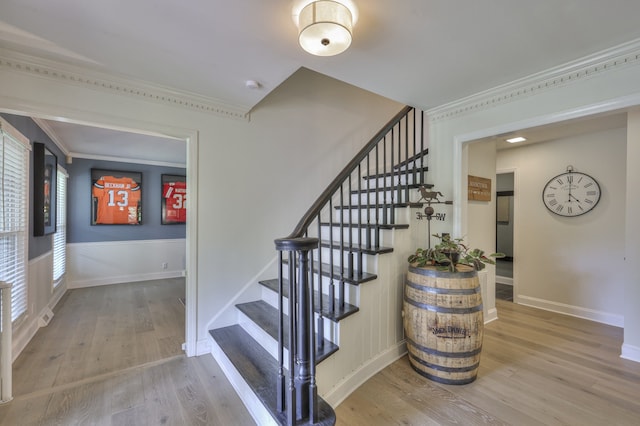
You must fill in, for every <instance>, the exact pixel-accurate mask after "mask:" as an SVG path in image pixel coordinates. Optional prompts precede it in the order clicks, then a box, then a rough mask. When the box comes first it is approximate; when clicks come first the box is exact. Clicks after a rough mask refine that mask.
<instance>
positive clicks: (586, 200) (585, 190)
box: [542, 166, 600, 217]
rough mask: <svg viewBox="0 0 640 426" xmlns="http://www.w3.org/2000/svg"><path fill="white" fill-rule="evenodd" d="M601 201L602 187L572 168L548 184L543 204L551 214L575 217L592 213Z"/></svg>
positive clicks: (544, 190) (544, 192)
mask: <svg viewBox="0 0 640 426" xmlns="http://www.w3.org/2000/svg"><path fill="white" fill-rule="evenodd" d="M598 201H600V185H598V182H597V181H596V180H595V179H594V178H592V177H591V176H589V175H587V174H585V173H580V172H574V171H573V167H572V166H568V167H567V171H566V172H564V173H562V174H559V175H558V176H556V177H554V178H552V179H551V180H549V182H547V184H546V185H545V186H544V189H543V190H542V202H543V203H544V205H545V207H547V209H549V211H550V212H552V213H555V214H557V215H560V216H567V217H574V216H580V215H583V214H585V213H587V212H589V211H591V210H592V209H593V208H594V207H595V206H596V204H598Z"/></svg>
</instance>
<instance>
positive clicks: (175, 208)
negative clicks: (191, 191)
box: [161, 175, 187, 225]
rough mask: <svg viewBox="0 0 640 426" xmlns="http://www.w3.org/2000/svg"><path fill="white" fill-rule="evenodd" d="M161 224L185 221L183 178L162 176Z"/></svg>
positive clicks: (185, 208) (185, 181)
mask: <svg viewBox="0 0 640 426" xmlns="http://www.w3.org/2000/svg"><path fill="white" fill-rule="evenodd" d="M161 179H162V182H161V183H162V224H163V225H173V224H179V223H186V221H187V179H186V177H185V176H177V175H162V177H161Z"/></svg>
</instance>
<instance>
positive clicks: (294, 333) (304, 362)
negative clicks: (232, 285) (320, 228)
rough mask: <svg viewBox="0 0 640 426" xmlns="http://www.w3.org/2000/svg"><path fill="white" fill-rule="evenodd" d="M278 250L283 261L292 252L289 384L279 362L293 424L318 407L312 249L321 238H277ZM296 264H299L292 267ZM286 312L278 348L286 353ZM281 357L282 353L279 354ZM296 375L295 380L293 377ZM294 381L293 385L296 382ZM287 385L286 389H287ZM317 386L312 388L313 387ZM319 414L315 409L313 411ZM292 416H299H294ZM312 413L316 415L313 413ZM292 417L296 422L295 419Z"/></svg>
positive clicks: (282, 402)
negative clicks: (310, 255)
mask: <svg viewBox="0 0 640 426" xmlns="http://www.w3.org/2000/svg"><path fill="white" fill-rule="evenodd" d="M275 244H276V250H278V251H279V252H280V261H281V262H282V253H284V252H288V253H289V258H288V260H287V261H288V262H289V271H290V272H289V274H288V275H289V277H288V278H289V307H290V309H289V330H288V331H289V363H288V365H289V368H288V369H289V381H288V382H289V383H290V384H291V385H289V386H285V381H284V377H282V371H283V364H284V360H283V359H280V360H279V363H280V366H279V372H278V374H279V376H280V378H279V380H278V385H279V386H280V387H281V389H278V408H279V409H280V410H281V411H284V410H285V409H286V411H287V413H288V421H289V424H295V420H301V419H305V418H308V417H309V413H310V406H311V407H312V408H311V409H312V410H315V406H316V404H315V401H311V400H310V396H311V397H315V392H316V391H315V388H314V387H315V377H312V375H313V374H315V369H314V368H312V365H313V364H314V363H315V359H314V358H315V356H314V355H315V354H314V353H313V350H311V349H310V345H311V342H313V338H314V337H313V329H314V324H313V307H312V306H311V305H310V304H311V303H313V302H312V301H313V298H312V296H311V295H312V292H313V289H312V288H311V286H312V284H313V283H312V280H311V279H310V277H311V273H312V271H310V266H309V265H310V261H309V259H310V257H309V253H310V252H312V251H313V250H315V249H317V248H318V239H317V238H283V239H277V240H275ZM292 265H295V268H294V267H292ZM283 285H284V279H283V277H282V274H280V277H279V287H280V289H281V290H280V294H281V295H282V287H283ZM282 317H283V313H282V311H281V312H280V321H279V331H278V336H279V342H278V352H279V354H280V353H282V348H283V347H284V341H283V340H284V333H283V330H282V327H283V323H284V321H283V320H282ZM279 358H280V356H279ZM292 379H293V380H292ZM292 385H293V386H292ZM285 387H286V389H284V388H285ZM312 387H313V388H314V389H311V388H312ZM313 414H315V413H313ZM292 417H295V419H293V418H292ZM312 417H315V415H314V416H312ZM292 421H293V422H294V423H292Z"/></svg>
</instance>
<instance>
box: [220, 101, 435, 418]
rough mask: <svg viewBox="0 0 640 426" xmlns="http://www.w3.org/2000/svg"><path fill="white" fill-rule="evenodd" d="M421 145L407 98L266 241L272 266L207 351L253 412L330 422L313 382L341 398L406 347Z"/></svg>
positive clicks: (419, 116) (419, 123) (420, 122)
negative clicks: (294, 221) (283, 230)
mask: <svg viewBox="0 0 640 426" xmlns="http://www.w3.org/2000/svg"><path fill="white" fill-rule="evenodd" d="M426 154H427V147H426V142H425V136H424V114H423V113H422V112H420V111H416V110H415V109H413V108H411V107H406V108H404V109H403V110H402V111H400V113H398V114H397V115H396V116H395V117H394V118H393V119H392V120H391V121H390V122H389V123H387V125H385V126H384V127H383V128H382V129H381V130H380V132H378V133H377V134H376V135H375V136H374V137H373V138H372V140H371V141H370V142H369V143H368V144H367V145H366V146H365V147H364V148H363V149H362V150H361V151H360V152H359V153H358V154H357V155H356V156H355V157H354V159H353V160H352V161H351V162H350V163H349V164H348V165H347V166H346V167H345V168H344V170H343V171H342V172H341V173H340V174H339V175H338V176H337V177H336V179H334V181H333V182H332V183H331V184H330V185H329V186H328V187H327V189H326V190H325V191H324V192H323V193H322V194H321V195H320V197H319V198H318V200H317V201H316V202H315V203H314V204H313V205H312V206H311V208H310V209H309V210H308V212H307V213H306V214H305V215H304V216H303V218H302V219H301V220H300V222H299V223H298V225H297V226H296V228H295V230H294V231H293V232H292V233H291V234H290V235H289V236H287V237H285V238H280V239H277V240H276V241H275V243H276V250H277V251H278V260H277V275H278V276H277V277H271V278H269V279H264V280H261V281H260V282H259V284H256V286H259V287H260V298H259V299H257V300H251V301H248V302H242V303H238V304H236V305H235V309H236V310H237V317H238V320H237V323H235V324H232V325H227V326H222V327H219V328H215V329H212V330H210V332H209V333H210V336H211V344H212V354H213V355H214V357H215V358H216V360H217V361H218V363H219V364H220V365H221V366H222V368H223V370H224V371H225V374H226V375H227V376H228V378H229V380H230V381H231V382H232V384H233V386H234V388H235V389H236V390H237V392H238V394H239V395H240V397H241V398H242V399H243V401H244V402H245V405H246V406H247V408H248V409H249V411H250V412H251V413H252V415H253V417H254V419H256V422H257V423H258V424H261V425H262V424H275V425H300V424H313V425H333V424H335V421H336V418H335V413H334V411H333V409H332V407H331V406H330V405H329V403H327V402H326V401H325V400H324V399H323V398H321V397H320V396H318V394H322V395H326V394H335V395H336V396H334V397H333V399H334V400H340V398H341V395H343V396H346V395H348V392H350V391H352V390H353V389H350V387H353V386H357V385H359V384H360V383H361V382H362V381H363V380H364V379H366V378H367V377H368V376H369V375H371V374H373V373H375V371H377V370H379V369H380V368H382V367H384V366H385V365H386V364H388V363H389V362H391V361H393V359H395V358H397V357H398V356H399V355H401V354H402V353H404V351H405V349H404V345H403V342H404V336H403V331H402V321H401V318H400V309H401V304H402V280H403V278H402V277H403V274H404V268H405V267H406V263H405V262H406V256H407V254H408V250H411V248H412V247H415V244H412V243H411V241H410V240H411V238H413V237H412V236H411V234H409V231H408V228H409V224H410V222H411V220H412V214H411V209H412V208H418V207H421V206H422V204H420V203H415V202H413V203H412V202H411V199H413V200H414V201H415V200H418V199H419V196H418V191H417V188H419V187H420V186H425V187H430V185H427V184H426V183H425V175H426V171H427V167H426V163H427V159H426ZM399 246H401V247H402V249H399V248H398V247H399ZM311 307H313V308H311ZM292 313H293V314H292ZM290 354H292V355H291V356H289V355H290ZM394 357H395V358H394Z"/></svg>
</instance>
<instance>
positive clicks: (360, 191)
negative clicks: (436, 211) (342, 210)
mask: <svg viewBox="0 0 640 426" xmlns="http://www.w3.org/2000/svg"><path fill="white" fill-rule="evenodd" d="M421 186H424V187H426V188H432V187H433V184H427V183H410V184H408V185H400V189H403V188H406V187H409V188H411V189H417V188H420V187H421ZM396 189H398V185H394V186H383V187H380V188H360V189H352V190H351V194H366V193H367V192H374V193H375V192H383V191H393V190H396Z"/></svg>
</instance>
